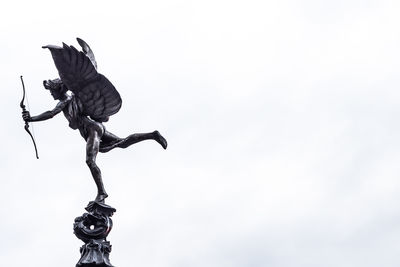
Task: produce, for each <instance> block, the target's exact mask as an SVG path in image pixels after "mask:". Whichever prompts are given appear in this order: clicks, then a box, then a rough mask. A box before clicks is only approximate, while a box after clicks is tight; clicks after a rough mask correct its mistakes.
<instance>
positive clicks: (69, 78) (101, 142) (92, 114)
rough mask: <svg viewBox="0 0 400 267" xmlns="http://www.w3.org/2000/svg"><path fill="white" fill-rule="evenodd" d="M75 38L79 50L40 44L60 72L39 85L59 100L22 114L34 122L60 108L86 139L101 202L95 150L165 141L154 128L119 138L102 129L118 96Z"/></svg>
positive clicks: (102, 192)
mask: <svg viewBox="0 0 400 267" xmlns="http://www.w3.org/2000/svg"><path fill="white" fill-rule="evenodd" d="M77 40H78V43H79V44H80V46H81V47H82V50H83V51H78V50H77V49H76V48H75V47H73V46H68V45H66V44H64V43H63V47H58V46H53V45H47V46H43V48H48V49H49V50H50V51H51V54H52V56H53V59H54V63H55V65H56V67H57V70H58V73H59V75H60V79H58V78H57V79H54V80H47V81H43V85H44V88H45V89H48V90H49V91H50V93H51V95H52V96H53V98H54V99H55V100H58V101H59V102H58V104H57V105H56V107H55V108H54V109H53V110H50V111H46V112H43V113H41V114H39V115H37V116H32V117H31V116H30V114H29V112H28V111H24V112H23V113H22V117H23V119H24V120H25V121H27V122H36V121H44V120H48V119H51V118H53V117H54V116H55V115H57V114H58V113H60V112H61V111H62V112H63V114H64V116H65V117H66V118H67V120H68V122H69V127H71V128H72V129H74V130H75V129H78V130H79V132H80V134H81V136H82V137H83V138H84V139H85V140H86V163H87V165H88V167H89V169H90V172H91V173H92V176H93V179H94V181H95V183H96V186H97V196H96V199H95V201H96V202H100V203H104V199H105V198H106V197H107V196H108V195H107V193H106V191H105V189H104V185H103V180H102V177H101V172H100V169H99V167H98V166H97V164H96V156H97V154H98V152H103V153H104V152H108V151H110V150H111V149H114V148H116V147H120V148H127V147H128V146H130V145H132V144H135V143H137V142H141V141H144V140H149V139H151V140H155V141H157V142H158V143H159V144H160V145H161V146H162V147H163V148H164V149H166V148H167V141H166V140H165V138H164V137H163V136H162V135H161V134H160V133H159V132H158V131H154V132H150V133H135V134H131V135H129V136H128V137H126V138H119V137H118V136H116V135H114V134H112V133H110V132H108V131H107V130H106V128H105V127H104V125H103V122H106V121H108V119H109V116H111V115H113V114H115V113H117V112H118V111H119V109H120V107H121V104H122V100H121V97H120V95H119V93H118V91H117V90H116V89H115V87H114V86H113V85H112V84H111V82H110V81H109V80H108V79H107V78H106V77H105V76H103V75H102V74H100V73H98V72H97V63H96V61H95V58H94V55H93V52H92V50H91V49H90V47H89V46H88V45H87V44H86V42H84V41H83V40H82V39H79V38H77ZM68 92H70V93H68Z"/></svg>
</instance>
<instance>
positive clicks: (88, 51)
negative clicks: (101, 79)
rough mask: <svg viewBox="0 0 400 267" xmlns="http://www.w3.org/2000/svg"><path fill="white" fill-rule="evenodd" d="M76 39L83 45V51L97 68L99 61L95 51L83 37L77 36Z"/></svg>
mask: <svg viewBox="0 0 400 267" xmlns="http://www.w3.org/2000/svg"><path fill="white" fill-rule="evenodd" d="M76 40H77V41H78V43H79V45H80V46H81V47H82V51H83V53H85V55H86V56H87V57H88V58H89V59H90V61H91V62H92V64H93V66H94V68H95V69H96V70H97V62H96V59H95V57H94V54H93V51H92V49H91V48H90V46H89V45H88V44H87V43H86V42H85V41H83V40H82V39H81V38H76Z"/></svg>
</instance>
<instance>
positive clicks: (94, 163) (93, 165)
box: [86, 159, 96, 168]
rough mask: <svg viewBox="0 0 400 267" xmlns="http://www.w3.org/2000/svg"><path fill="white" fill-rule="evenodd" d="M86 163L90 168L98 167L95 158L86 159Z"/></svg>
mask: <svg viewBox="0 0 400 267" xmlns="http://www.w3.org/2000/svg"><path fill="white" fill-rule="evenodd" d="M86 164H87V165H88V166H89V168H92V167H96V162H95V161H94V159H86Z"/></svg>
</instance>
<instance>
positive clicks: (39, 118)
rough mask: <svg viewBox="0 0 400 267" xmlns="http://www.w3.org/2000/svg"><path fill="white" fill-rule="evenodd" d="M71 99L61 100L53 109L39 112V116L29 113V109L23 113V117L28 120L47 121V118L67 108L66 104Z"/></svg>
mask: <svg viewBox="0 0 400 267" xmlns="http://www.w3.org/2000/svg"><path fill="white" fill-rule="evenodd" d="M69 101H70V100H69V99H67V100H64V101H60V102H59V103H58V104H57V106H56V107H55V108H54V109H53V110H49V111H45V112H43V113H41V114H39V115H37V116H32V117H31V116H30V114H29V111H25V112H23V113H22V118H23V119H24V120H25V121H28V122H33V121H45V120H48V119H51V118H53V117H54V116H55V115H57V114H58V113H60V112H61V111H62V110H63V109H64V108H65V106H66V105H67V104H68V102H69Z"/></svg>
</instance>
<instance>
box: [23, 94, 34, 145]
mask: <svg viewBox="0 0 400 267" xmlns="http://www.w3.org/2000/svg"><path fill="white" fill-rule="evenodd" d="M25 99H26V106H27V108H28V110H29V114H30V113H31V107H30V106H29V97H28V93H27V92H26V90H25ZM29 124H30V127H31V130H32V131H31V132H32V135H33V138H34V139H36V135H35V128H34V127H33V123H29Z"/></svg>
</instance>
